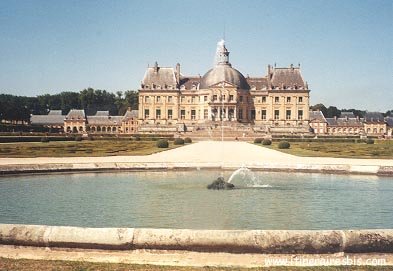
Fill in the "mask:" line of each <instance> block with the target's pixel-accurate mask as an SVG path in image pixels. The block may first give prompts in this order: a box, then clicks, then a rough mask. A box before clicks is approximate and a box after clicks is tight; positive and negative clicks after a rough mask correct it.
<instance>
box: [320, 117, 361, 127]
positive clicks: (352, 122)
mask: <svg viewBox="0 0 393 271" xmlns="http://www.w3.org/2000/svg"><path fill="white" fill-rule="evenodd" d="M326 121H327V123H328V125H329V126H345V127H363V124H362V122H361V120H360V119H358V118H326Z"/></svg>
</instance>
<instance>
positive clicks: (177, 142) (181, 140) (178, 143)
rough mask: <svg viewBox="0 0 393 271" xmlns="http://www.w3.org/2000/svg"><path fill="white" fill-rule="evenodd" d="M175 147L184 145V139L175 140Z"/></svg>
mask: <svg viewBox="0 0 393 271" xmlns="http://www.w3.org/2000/svg"><path fill="white" fill-rule="evenodd" d="M173 144H175V145H184V139H182V138H175V141H174V142H173Z"/></svg>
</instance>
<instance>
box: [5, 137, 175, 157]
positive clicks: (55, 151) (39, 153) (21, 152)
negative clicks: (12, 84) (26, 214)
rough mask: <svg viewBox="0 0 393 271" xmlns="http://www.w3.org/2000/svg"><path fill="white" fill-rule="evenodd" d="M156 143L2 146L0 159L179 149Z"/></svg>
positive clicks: (118, 153)
mask: <svg viewBox="0 0 393 271" xmlns="http://www.w3.org/2000/svg"><path fill="white" fill-rule="evenodd" d="M156 143H157V142H156V141H132V140H116V139H112V140H94V141H89V140H86V141H52V142H47V143H42V142H30V143H27V142H20V143H5V144H0V158H11V157H14V158H17V157H21V158H22V157H23V158H30V157H83V156H116V155H149V154H152V153H156V152H160V151H163V150H167V149H172V148H176V147H179V145H174V144H173V142H171V141H169V147H168V148H158V147H157V146H156Z"/></svg>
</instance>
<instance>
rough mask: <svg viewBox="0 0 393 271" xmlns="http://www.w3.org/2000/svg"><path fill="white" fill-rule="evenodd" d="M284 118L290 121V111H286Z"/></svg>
mask: <svg viewBox="0 0 393 271" xmlns="http://www.w3.org/2000/svg"><path fill="white" fill-rule="evenodd" d="M286 118H287V120H290V119H291V110H287V114H286Z"/></svg>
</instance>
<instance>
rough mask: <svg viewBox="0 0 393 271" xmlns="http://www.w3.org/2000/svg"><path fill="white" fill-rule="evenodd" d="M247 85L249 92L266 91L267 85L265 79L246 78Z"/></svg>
mask: <svg viewBox="0 0 393 271" xmlns="http://www.w3.org/2000/svg"><path fill="white" fill-rule="evenodd" d="M246 80H247V83H248V85H249V86H250V88H251V90H253V89H254V88H255V89H256V90H261V89H267V88H268V83H267V78H266V77H246Z"/></svg>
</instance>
